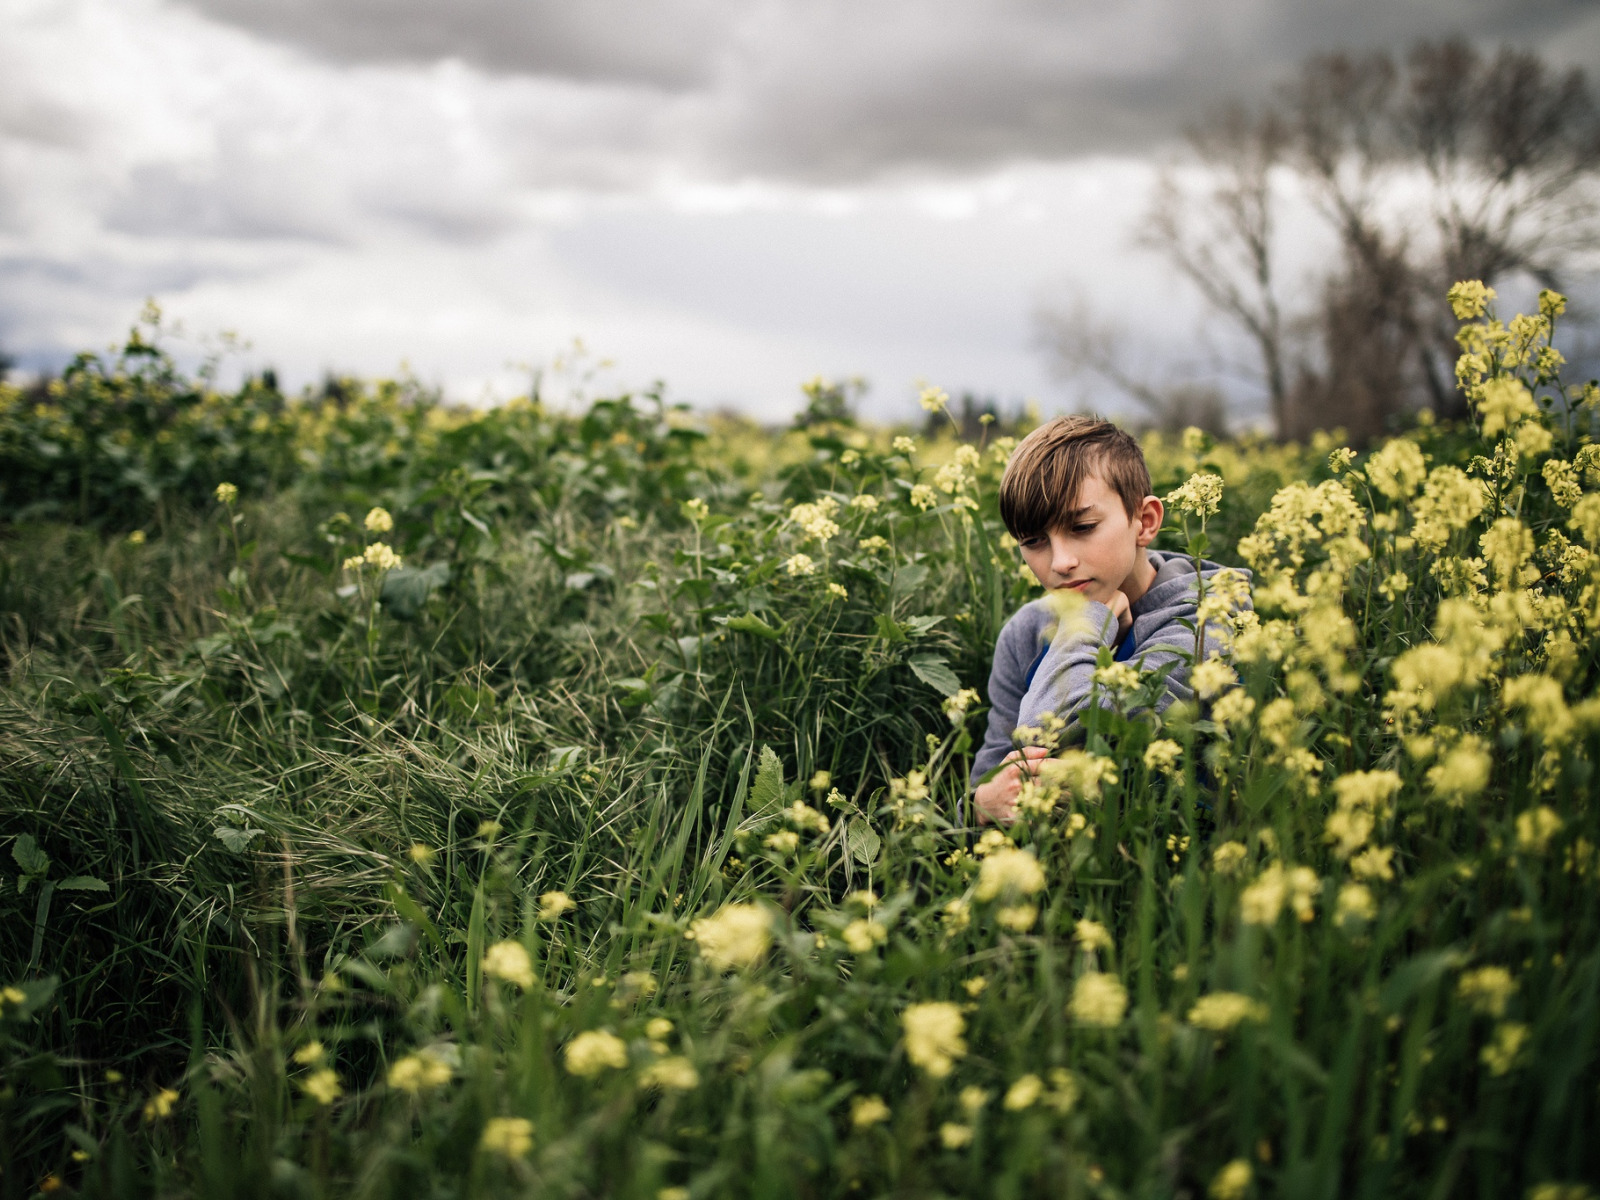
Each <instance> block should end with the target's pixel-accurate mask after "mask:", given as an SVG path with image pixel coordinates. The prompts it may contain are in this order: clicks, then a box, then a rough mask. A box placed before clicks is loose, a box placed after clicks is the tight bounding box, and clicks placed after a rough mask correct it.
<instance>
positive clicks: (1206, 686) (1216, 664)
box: [1189, 658, 1239, 700]
mask: <svg viewBox="0 0 1600 1200" xmlns="http://www.w3.org/2000/svg"><path fill="white" fill-rule="evenodd" d="M1189 681H1190V683H1191V684H1193V686H1194V690H1195V693H1196V694H1197V695H1198V696H1199V697H1200V698H1201V699H1202V700H1210V699H1211V698H1212V697H1214V696H1217V695H1219V694H1220V693H1221V692H1223V691H1224V690H1225V689H1227V688H1231V687H1233V686H1234V685H1235V684H1236V683H1238V682H1239V676H1238V673H1237V672H1235V671H1234V669H1233V668H1232V667H1230V666H1229V665H1228V664H1227V663H1225V662H1223V661H1222V660H1221V659H1220V658H1208V659H1206V660H1205V662H1203V663H1201V664H1200V665H1199V666H1198V667H1196V668H1195V669H1194V672H1193V673H1192V674H1191V675H1190V676H1189Z"/></svg>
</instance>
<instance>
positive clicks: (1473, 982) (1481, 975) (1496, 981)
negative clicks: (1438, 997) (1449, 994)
mask: <svg viewBox="0 0 1600 1200" xmlns="http://www.w3.org/2000/svg"><path fill="white" fill-rule="evenodd" d="M1516 990H1517V981H1516V980H1515V979H1513V978H1512V976H1511V972H1510V971H1508V970H1506V969H1505V968H1504V967H1498V966H1489V967H1478V968H1477V969H1476V970H1472V971H1463V972H1462V973H1461V978H1460V979H1459V980H1458V981H1457V982H1456V992H1457V994H1458V995H1460V997H1461V998H1462V999H1463V1000H1465V1001H1466V1002H1467V1004H1468V1006H1470V1007H1471V1008H1472V1010H1473V1011H1474V1012H1480V1013H1484V1014H1486V1015H1488V1016H1491V1017H1503V1016H1505V1012H1506V1003H1507V1002H1508V1001H1509V1000H1510V999H1511V997H1512V996H1513V995H1514V994H1515V993H1516Z"/></svg>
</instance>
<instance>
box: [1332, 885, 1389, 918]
mask: <svg viewBox="0 0 1600 1200" xmlns="http://www.w3.org/2000/svg"><path fill="white" fill-rule="evenodd" d="M1377 915H1378V905H1377V903H1376V901H1374V900H1373V898H1372V889H1371V888H1369V887H1368V886H1367V885H1366V884H1364V883H1347V884H1345V885H1344V886H1343V887H1341V888H1340V889H1339V899H1338V900H1337V902H1336V903H1335V905H1334V910H1333V919H1334V920H1335V921H1336V922H1337V923H1338V924H1340V925H1351V924H1364V923H1365V922H1367V921H1370V920H1372V919H1373V918H1374V917H1375V916H1377Z"/></svg>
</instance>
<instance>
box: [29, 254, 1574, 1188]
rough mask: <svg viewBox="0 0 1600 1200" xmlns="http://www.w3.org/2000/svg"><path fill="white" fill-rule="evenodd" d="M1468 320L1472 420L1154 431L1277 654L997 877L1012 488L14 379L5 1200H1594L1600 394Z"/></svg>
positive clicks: (1013, 557)
mask: <svg viewBox="0 0 1600 1200" xmlns="http://www.w3.org/2000/svg"><path fill="white" fill-rule="evenodd" d="M1452 301H1453V303H1454V304H1455V307H1456V311H1457V315H1458V316H1459V317H1460V318H1461V319H1462V332H1461V344H1462V350H1463V353H1462V357H1461V359H1460V362H1459V364H1458V372H1457V373H1458V379H1459V382H1460V384H1461V386H1462V387H1463V388H1464V389H1466V391H1467V393H1468V394H1469V396H1470V398H1471V400H1472V402H1473V410H1474V414H1475V419H1474V421H1473V423H1472V424H1471V425H1470V426H1466V427H1459V428H1458V427H1445V426H1443V425H1440V424H1435V423H1430V422H1427V421H1422V422H1421V423H1419V424H1417V425H1416V427H1415V428H1413V429H1411V430H1410V431H1408V432H1406V433H1405V434H1404V435H1403V436H1399V437H1396V438H1395V439H1394V440H1391V441H1388V442H1387V443H1385V444H1382V445H1380V446H1378V447H1376V448H1375V449H1372V450H1371V451H1370V452H1363V453H1360V454H1357V453H1354V452H1352V451H1350V450H1347V449H1345V448H1343V447H1342V445H1341V444H1340V443H1339V442H1338V441H1336V440H1332V439H1328V440H1326V441H1323V442H1319V443H1317V444H1315V445H1312V446H1287V447H1284V446H1274V445H1272V444H1270V443H1266V442H1262V441H1252V440H1249V439H1246V440H1242V441H1238V442H1228V443H1213V442H1211V441H1210V440H1209V439H1207V438H1205V437H1203V436H1201V435H1199V434H1198V432H1191V434H1190V435H1189V436H1186V437H1185V438H1183V439H1181V440H1166V441H1162V440H1160V439H1151V440H1150V441H1149V442H1148V443H1147V453H1148V455H1149V458H1150V461H1151V466H1152V472H1153V474H1154V476H1155V479H1156V487H1157V491H1158V492H1159V493H1161V494H1163V495H1171V496H1172V498H1173V499H1172V503H1171V504H1169V528H1168V529H1167V530H1165V531H1164V532H1163V534H1162V540H1161V542H1160V543H1158V544H1159V545H1161V546H1162V547H1164V548H1168V549H1179V550H1186V551H1187V552H1189V553H1194V554H1204V555H1205V556H1206V557H1209V558H1214V559H1220V560H1223V561H1229V562H1237V563H1240V564H1241V565H1245V566H1248V567H1250V568H1252V569H1253V571H1254V572H1255V586H1254V601H1255V609H1256V612H1255V614H1253V615H1248V616H1246V617H1242V618H1241V617H1234V616H1230V615H1229V606H1228V604H1227V603H1226V597H1221V596H1219V597H1214V598H1213V601H1212V603H1211V604H1210V606H1209V607H1207V606H1205V605H1203V606H1202V611H1203V613H1205V614H1207V616H1208V619H1210V620H1215V621H1218V622H1226V623H1228V624H1229V625H1230V626H1231V627H1232V644H1233V650H1232V654H1231V656H1229V657H1228V658H1226V659H1223V660H1216V661H1212V662H1210V663H1207V664H1203V665H1201V666H1200V667H1198V668H1197V670H1196V676H1195V679H1196V684H1197V690H1198V693H1199V696H1200V701H1199V703H1197V704H1184V705H1178V706H1175V707H1173V708H1170V709H1168V710H1167V711H1166V712H1165V714H1164V715H1163V716H1161V717H1157V716H1155V715H1154V714H1152V713H1151V712H1150V711H1149V709H1148V708H1147V707H1146V704H1145V702H1146V701H1147V700H1148V699H1149V697H1150V695H1151V694H1152V688H1153V687H1154V686H1156V685H1154V684H1153V683H1152V682H1151V681H1150V680H1148V679H1141V678H1140V677H1139V676H1138V675H1137V674H1136V673H1135V672H1133V671H1131V670H1129V669H1128V668H1126V667H1125V666H1116V665H1113V664H1111V663H1110V662H1109V661H1108V662H1107V663H1105V664H1104V665H1103V669H1102V671H1101V673H1100V675H1099V676H1098V679H1099V683H1098V687H1099V689H1100V693H1101V700H1102V703H1101V705H1100V706H1099V707H1098V708H1095V709H1094V710H1092V711H1091V713H1090V715H1089V716H1088V717H1087V718H1086V719H1085V721H1084V722H1083V724H1082V725H1081V726H1079V727H1077V728H1075V729H1074V730H1073V731H1071V733H1070V735H1069V737H1068V739H1067V744H1066V746H1065V748H1063V749H1062V750H1061V751H1060V754H1059V764H1058V765H1057V766H1056V767H1054V768H1053V769H1052V770H1051V772H1050V773H1049V774H1048V775H1047V776H1046V778H1045V779H1044V781H1043V782H1042V783H1041V784H1040V785H1039V786H1038V787H1035V788H1031V789H1029V791H1028V794H1027V795H1026V796H1025V797H1024V803H1023V805H1022V807H1023V810H1024V816H1023V818H1022V819H1021V820H1020V821H1019V822H1018V823H1017V824H1015V825H1013V826H1011V827H1009V828H1007V829H1004V830H1001V829H995V828H992V827H977V826H973V825H971V824H970V823H965V822H964V820H963V817H964V816H966V817H967V818H968V820H969V821H970V811H969V810H968V809H967V808H966V807H965V806H963V804H962V796H963V790H964V785H965V780H966V775H967V770H968V765H969V763H970V758H971V754H972V752H973V750H974V738H975V737H976V736H978V733H979V730H980V729H981V725H982V714H983V712H984V710H985V702H984V696H983V687H984V682H985V680H986V677H987V671H988V658H989V653H990V650H991V648H992V646H993V643H994V638H995V635H996V633H997V632H998V630H999V627H1000V626H1001V624H1002V623H1003V622H1004V621H1005V619H1006V617H1007V616H1008V615H1009V614H1010V613H1011V612H1013V611H1014V610H1015V609H1016V608H1017V607H1018V606H1019V605H1020V604H1021V603H1023V602H1024V601H1025V600H1027V599H1028V598H1030V596H1032V595H1034V594H1035V593H1036V585H1033V584H1032V582H1031V579H1030V578H1027V577H1024V575H1023V574H1021V573H1020V571H1019V561H1020V560H1019V557H1018V554H1017V552H1016V549H1015V546H1014V545H1013V543H1011V542H1010V540H1009V539H1008V538H1007V537H1006V536H1005V535H1004V532H1003V530H1002V528H1001V527H1000V525H999V522H998V517H997V514H996V508H995V501H994V493H995V487H996V484H997V481H998V478H999V474H1000V471H1001V470H1002V468H1003V465H1004V463H1005V460H1006V458H1007V455H1008V453H1009V451H1010V449H1011V448H1012V446H1013V445H1014V439H1013V438H1012V437H1009V436H992V437H988V438H986V439H985V440H984V441H983V442H982V443H981V444H976V445H974V444H970V443H963V442H960V441H958V440H957V439H956V438H955V437H954V436H948V437H946V436H939V437H930V436H929V435H928V434H927V433H926V432H925V431H924V432H920V433H918V435H917V436H911V435H909V434H907V433H905V432H899V431H894V430H883V429H876V428H870V427H865V426H859V425H857V424H855V423H853V422H852V421H851V420H850V419H849V418H848V415H847V413H846V410H845V408H844V406H843V405H842V403H841V400H842V396H843V394H842V393H841V391H840V390H839V389H838V388H835V387H833V386H831V385H829V384H826V383H824V382H821V381H818V382H816V383H814V384H812V385H810V387H809V388H808V391H809V399H810V404H809V407H808V409H807V410H806V413H805V414H804V415H803V416H802V418H801V419H800V420H798V421H797V422H796V424H795V427H794V428H793V429H791V430H789V431H787V432H785V433H782V434H769V433H765V432H762V431H760V430H758V429H755V428H754V427H746V426H741V425H738V424H736V423H733V422H729V421H717V422H703V421H701V420H699V419H698V418H696V417H695V416H694V415H693V414H691V413H689V412H687V411H683V410H679V409H675V408H672V407H670V406H668V405H666V404H664V403H663V402H662V400H661V398H660V397H659V396H656V395H648V394H647V395H638V396H621V397H612V398H605V399H598V400H593V401H592V402H589V403H587V404H586V405H585V406H583V407H582V410H581V411H573V412H558V411H554V410H552V409H550V408H547V407H545V406H543V405H541V404H539V403H537V402H536V401H532V400H529V401H523V402H518V403H512V404H507V405H504V406H502V407H498V408H495V409H491V410H487V411H480V410H458V409H455V408H452V407H449V406H445V405H442V404H440V403H439V402H438V401H437V399H436V398H434V397H431V396H430V395H429V394H428V393H427V392H426V391H425V390H424V389H421V388H418V387H416V386H415V385H413V384H409V383H404V382H401V383H386V384H381V385H376V386H362V385H359V384H355V383H342V384H340V385H338V386H336V387H329V388H327V389H325V390H324V393H323V394H322V395H320V396H316V397H308V398H305V399H302V400H293V401H290V400H286V399H285V398H284V397H283V396H281V395H280V394H279V393H278V391H277V389H276V387H275V386H272V385H271V381H270V380H267V381H263V380H252V381H248V382H247V383H246V384H244V385H243V386H242V387H241V388H239V389H237V390H235V391H219V390H218V389H217V388H216V387H215V386H214V383H213V377H212V376H211V375H210V374H209V373H208V372H205V371H202V372H200V374H199V375H197V376H194V377H190V376H189V375H186V374H185V373H183V372H182V371H180V370H179V369H178V368H177V367H176V366H175V365H174V364H173V362H172V361H171V360H170V359H169V358H168V357H167V355H166V354H165V353H164V352H163V350H162V348H161V340H160V337H159V330H155V329H151V328H143V329H141V330H140V331H136V332H135V334H134V335H133V337H132V338H131V340H130V341H129V343H128V345H127V346H126V347H125V349H124V350H123V352H122V353H121V354H120V355H118V356H113V357H110V358H99V357H94V356H85V357H83V358H82V359H80V360H79V361H78V362H77V363H76V364H74V366H73V367H72V369H71V370H70V371H69V372H68V373H67V374H66V375H65V376H64V378H63V379H61V380H60V381H58V382H56V383H53V384H52V385H51V386H50V387H49V389H48V390H47V391H39V390H35V391H30V392H23V391H20V390H18V389H15V388H10V389H7V388H5V387H3V386H0V521H3V523H0V665H3V669H4V672H5V683H4V690H3V692H0V1197H5V1198H11V1197H23V1196H31V1195H35V1194H64V1195H65V1194H82V1195H87V1196H116V1197H127V1196H160V1197H166V1196H229V1197H237V1196H262V1197H266V1196H282V1197H299V1196H305V1197H321V1196H340V1197H343V1196H361V1197H367V1196H371V1197H386V1196H405V1197H414V1196H420V1195H427V1196H439V1197H448V1196H480V1195H481V1196H488V1195H508V1194H527V1195H538V1196H572V1197H579V1196H602V1195H603V1196H619V1197H639V1198H644V1200H689V1198H691V1197H693V1198H695V1200H700V1198H702V1197H720V1196H744V1195H761V1196H788V1195H794V1196H822V1195H843V1196H862V1197H866V1196H878V1195H897V1196H899V1195H903V1196H937V1195H985V1196H991V1195H992V1196H1001V1197H1011V1196H1016V1197H1021V1196H1033V1195H1052V1196H1061V1195H1066V1196H1076V1197H1105V1198H1112V1197H1152V1198H1153V1197H1181V1196H1188V1197H1195V1198H1197V1200H1198V1198H1199V1197H1202V1196H1206V1197H1212V1198H1214V1200H1244V1198H1245V1197H1251V1196H1267V1195H1283V1196H1292V1197H1308V1198H1316V1197H1325V1198H1328V1200H1333V1198H1334V1197H1353V1196H1364V1197H1367V1196H1370V1197H1377V1196H1384V1197H1388V1196H1397V1195H1403V1196H1427V1197H1446V1196H1467V1195H1474V1196H1482V1197H1486V1198H1487V1197H1494V1198H1495V1200H1503V1198H1505V1197H1508V1196H1510V1197H1523V1196H1526V1197H1530V1198H1532V1200H1580V1198H1583V1197H1592V1196H1593V1195H1595V1191H1594V1186H1595V1184H1596V1183H1597V1181H1600V1139H1597V1138H1596V1137H1595V1136H1594V1130H1595V1129H1596V1127H1597V1124H1600V879H1597V871H1600V857H1597V851H1596V846H1597V844H1600V805H1597V804H1596V803H1595V802H1594V797H1595V795H1596V792H1597V787H1596V781H1595V778H1594V773H1595V763H1596V761H1597V759H1600V693H1597V674H1600V671H1597V668H1600V662H1597V658H1600V655H1597V651H1600V442H1596V441H1594V435H1595V419H1596V408H1597V407H1600V390H1597V389H1596V387H1595V385H1593V384H1589V385H1587V386H1581V387H1580V386H1563V385H1562V383H1561V382H1560V367H1561V361H1560V355H1559V354H1558V353H1557V352H1556V351H1555V350H1554V349H1553V347H1552V345H1551V340H1552V337H1553V330H1554V326H1555V324H1556V323H1557V322H1558V321H1559V319H1560V317H1561V312H1562V307H1563V304H1562V301H1561V298H1560V297H1558V296H1555V295H1554V294H1551V293H1546V294H1545V295H1544V296H1543V297H1542V299H1541V304H1540V312H1539V313H1538V314H1537V315H1531V316H1518V317H1516V318H1514V319H1513V320H1511V321H1509V322H1507V323H1501V322H1500V321H1498V320H1496V319H1494V317H1493V315H1492V313H1491V312H1490V311H1489V306H1490V305H1491V302H1492V293H1489V292H1488V291H1487V289H1484V288H1482V287H1481V286H1479V285H1473V284H1462V285H1458V286H1457V288H1456V289H1454V290H1453V291H1452ZM924 401H925V404H926V405H927V407H929V409H930V410H931V411H933V412H935V413H937V412H938V411H939V409H940V407H941V404H942V401H943V397H942V395H941V394H939V393H937V392H935V391H930V392H928V393H925V396H924ZM991 432H995V431H994V430H991Z"/></svg>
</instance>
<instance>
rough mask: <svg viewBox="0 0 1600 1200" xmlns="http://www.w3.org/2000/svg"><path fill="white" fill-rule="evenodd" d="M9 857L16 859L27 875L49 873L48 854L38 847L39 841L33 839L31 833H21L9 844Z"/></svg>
mask: <svg viewBox="0 0 1600 1200" xmlns="http://www.w3.org/2000/svg"><path fill="white" fill-rule="evenodd" d="M11 857H12V858H14V859H16V860H17V866H19V867H21V868H22V869H23V871H24V872H25V873H26V874H29V875H48V874H49V873H50V856H49V855H48V854H46V853H45V852H44V851H43V850H41V849H39V843H38V842H36V841H34V840H33V834H31V833H21V834H18V835H17V840H16V841H15V842H13V843H12V845H11Z"/></svg>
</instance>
